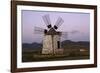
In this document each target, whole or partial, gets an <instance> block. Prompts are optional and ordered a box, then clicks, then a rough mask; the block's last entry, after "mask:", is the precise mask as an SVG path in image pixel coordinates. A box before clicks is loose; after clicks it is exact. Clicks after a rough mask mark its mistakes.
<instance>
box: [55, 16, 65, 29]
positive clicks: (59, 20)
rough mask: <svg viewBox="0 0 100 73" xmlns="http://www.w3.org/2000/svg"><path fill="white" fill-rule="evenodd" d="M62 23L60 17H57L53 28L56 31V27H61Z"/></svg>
mask: <svg viewBox="0 0 100 73" xmlns="http://www.w3.org/2000/svg"><path fill="white" fill-rule="evenodd" d="M63 22H64V20H63V19H62V18H61V17H59V18H58V19H57V21H56V23H55V25H54V28H55V29H58V27H59V26H61V24H62V23H63Z"/></svg>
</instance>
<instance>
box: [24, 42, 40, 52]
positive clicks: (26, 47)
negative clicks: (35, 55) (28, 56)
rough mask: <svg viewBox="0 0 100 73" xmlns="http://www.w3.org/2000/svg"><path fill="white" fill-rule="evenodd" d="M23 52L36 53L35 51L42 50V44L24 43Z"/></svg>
mask: <svg viewBox="0 0 100 73" xmlns="http://www.w3.org/2000/svg"><path fill="white" fill-rule="evenodd" d="M22 48H23V51H35V50H41V49H42V44H40V43H36V42H35V43H31V44H29V43H23V44H22Z"/></svg>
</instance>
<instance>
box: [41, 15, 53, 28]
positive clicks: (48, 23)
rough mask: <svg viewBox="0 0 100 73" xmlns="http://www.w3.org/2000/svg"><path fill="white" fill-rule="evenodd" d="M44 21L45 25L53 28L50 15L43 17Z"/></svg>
mask: <svg viewBox="0 0 100 73" xmlns="http://www.w3.org/2000/svg"><path fill="white" fill-rule="evenodd" d="M43 20H44V22H45V24H46V25H47V27H48V28H51V27H52V26H51V21H50V17H49V14H47V15H44V16H43Z"/></svg>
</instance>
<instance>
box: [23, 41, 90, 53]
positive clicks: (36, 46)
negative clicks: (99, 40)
mask: <svg viewBox="0 0 100 73" xmlns="http://www.w3.org/2000/svg"><path fill="white" fill-rule="evenodd" d="M61 46H62V48H64V49H68V48H69V49H70V48H89V42H88V41H78V42H74V41H71V40H65V41H62V42H61ZM22 48H23V49H22V51H40V50H42V43H36V42H35V43H31V44H29V43H23V44H22Z"/></svg>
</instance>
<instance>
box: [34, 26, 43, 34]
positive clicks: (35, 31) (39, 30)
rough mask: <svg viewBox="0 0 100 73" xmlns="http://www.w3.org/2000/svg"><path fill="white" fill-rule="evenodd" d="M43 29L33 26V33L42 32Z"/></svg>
mask: <svg viewBox="0 0 100 73" xmlns="http://www.w3.org/2000/svg"><path fill="white" fill-rule="evenodd" d="M44 31H45V29H43V28H40V27H34V33H35V34H44Z"/></svg>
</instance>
